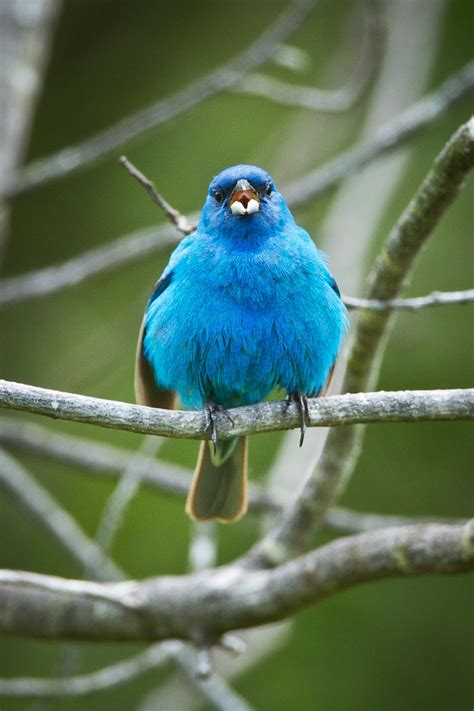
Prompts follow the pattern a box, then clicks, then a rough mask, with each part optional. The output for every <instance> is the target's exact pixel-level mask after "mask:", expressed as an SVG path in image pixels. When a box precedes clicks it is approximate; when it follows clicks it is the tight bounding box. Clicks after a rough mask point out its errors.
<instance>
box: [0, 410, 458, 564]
mask: <svg viewBox="0 0 474 711" xmlns="http://www.w3.org/2000/svg"><path fill="white" fill-rule="evenodd" d="M0 443H1V444H4V445H6V446H8V447H13V448H14V449H16V450H18V451H20V452H22V451H23V452H29V453H32V454H36V455H38V456H42V457H47V458H53V459H57V460H58V461H61V462H63V463H65V464H71V465H72V466H73V467H78V468H79V469H84V470H85V471H86V472H87V473H89V474H92V475H99V476H103V477H105V478H106V479H112V480H113V481H115V480H116V479H117V477H118V476H120V475H121V474H122V472H124V471H129V470H131V469H132V467H133V468H134V471H135V472H136V474H137V476H138V477H139V478H140V481H141V482H142V483H143V484H144V485H145V486H147V487H149V488H150V489H152V490H153V491H157V492H159V493H160V494H165V495H171V496H175V497H178V498H180V499H183V498H185V497H186V495H187V492H188V489H189V486H190V484H191V472H190V471H188V470H187V469H185V468H183V467H179V466H177V465H174V464H170V463H169V462H164V461H162V460H161V461H157V460H156V459H155V458H154V457H151V456H148V455H145V454H144V453H143V452H141V451H138V452H131V451H130V450H126V449H123V448H122V447H114V446H113V445H111V444H103V443H99V442H94V441H93V440H89V439H85V438H82V437H77V436H71V435H66V434H62V433H57V432H53V431H52V430H51V429H50V428H48V427H43V426H41V425H37V424H32V423H29V422H20V421H18V420H16V419H13V418H12V419H9V418H6V417H2V418H0ZM284 504H285V499H284V498H283V497H282V496H281V495H279V494H277V493H276V492H272V491H265V490H264V489H262V488H261V487H259V486H257V485H256V484H251V485H250V488H249V511H250V512H251V513H254V514H258V513H278V512H281V511H282V509H283V508H284ZM430 522H431V523H458V524H461V523H464V521H462V520H460V519H456V518H453V517H440V516H401V515H397V514H395V515H392V514H376V513H369V512H362V511H352V510H350V509H346V508H342V507H340V506H335V507H333V508H332V509H330V510H329V511H328V514H327V517H326V520H325V524H326V526H328V527H329V528H332V529H333V530H335V531H339V532H343V533H362V532H364V531H370V530H372V529H374V528H389V527H392V526H408V525H411V524H415V523H430ZM207 567H209V566H207Z"/></svg>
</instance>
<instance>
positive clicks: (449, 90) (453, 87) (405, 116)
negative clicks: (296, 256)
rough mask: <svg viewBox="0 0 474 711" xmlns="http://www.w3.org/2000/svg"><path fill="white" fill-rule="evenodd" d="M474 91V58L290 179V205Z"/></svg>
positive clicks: (325, 187) (394, 144)
mask: <svg viewBox="0 0 474 711" xmlns="http://www.w3.org/2000/svg"><path fill="white" fill-rule="evenodd" d="M473 91H474V61H471V62H469V63H468V64H467V65H466V66H465V67H463V69H461V70H460V71H459V72H458V73H457V74H455V75H454V76H451V77H449V79H447V80H446V81H445V82H444V83H443V84H441V86H440V87H439V88H438V89H437V90H436V91H434V92H432V93H431V94H428V96H425V97H424V98H423V99H421V100H420V101H417V102H416V103H415V104H413V105H412V106H410V107H409V108H408V109H406V110H405V111H402V113H401V114H399V115H398V116H396V117H395V118H394V119H393V120H392V121H389V122H388V123H385V124H383V126H381V127H380V128H379V130H378V131H377V132H376V133H375V134H374V136H373V137H372V138H371V139H369V140H368V141H365V142H364V143H360V144H359V145H356V146H355V147H354V148H350V149H349V150H347V151H345V152H344V153H341V155H339V156H337V157H336V158H334V159H333V160H331V161H329V162H328V163H325V164H324V165H323V166H321V167H320V168H316V169H315V170H313V171H311V172H310V173H308V174H307V175H305V176H303V177H302V178H300V179H298V180H295V181H293V182H292V183H291V184H290V185H288V186H286V187H285V188H284V189H283V193H284V194H285V196H286V198H287V199H288V201H289V202H290V203H291V204H292V205H293V206H296V205H301V204H303V203H305V202H307V201H308V200H310V199H312V198H314V197H316V196H317V195H321V194H323V193H325V192H326V191H327V190H329V189H330V188H332V187H333V186H334V185H335V184H336V183H338V182H339V181H340V180H342V179H343V178H346V177H347V176H348V175H351V174H352V173H355V172H356V171H357V170H359V169H360V168H362V167H363V166H364V165H367V164H368V163H370V162H371V161H373V160H375V159H377V158H379V157H380V156H382V155H384V154H385V153H387V152H388V151H390V150H393V149H394V148H396V147H397V146H399V145H401V144H402V143H404V142H406V141H407V140H408V139H410V138H412V136H414V135H415V134H416V133H418V132H419V131H420V130H421V129H422V128H424V127H425V126H428V125H429V124H431V123H433V122H434V121H435V120H436V119H438V118H439V117H440V116H441V115H442V114H443V113H445V111H446V110H447V109H448V108H450V107H451V106H453V104H455V103H457V102H458V101H460V100H461V99H463V98H465V97H467V96H470V95H472V94H473Z"/></svg>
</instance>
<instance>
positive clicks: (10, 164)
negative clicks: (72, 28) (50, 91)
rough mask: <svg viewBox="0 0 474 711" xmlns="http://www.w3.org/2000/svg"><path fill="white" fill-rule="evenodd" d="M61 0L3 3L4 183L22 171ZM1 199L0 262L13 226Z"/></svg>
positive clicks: (0, 114) (0, 162)
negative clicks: (13, 173) (12, 174)
mask: <svg viewBox="0 0 474 711" xmlns="http://www.w3.org/2000/svg"><path fill="white" fill-rule="evenodd" d="M59 8H60V0H36V1H35V2H26V3H25V2H19V1H18V0H2V2H0V183H1V184H5V183H6V181H7V177H8V176H9V175H10V174H11V173H12V172H13V171H14V170H17V169H18V167H19V165H21V163H22V161H23V159H24V154H25V151H26V148H27V146H28V140H29V137H30V131H31V123H32V118H33V115H34V110H35V107H36V102H37V99H38V96H39V93H40V90H41V85H42V81H43V75H44V70H45V67H46V64H47V60H48V55H49V49H50V45H51V38H52V34H53V31H54V26H55V22H56V18H57V15H58V14H59ZM9 213H10V210H9V205H8V204H7V203H6V202H5V201H3V200H2V199H0V260H1V258H2V256H3V249H4V246H5V242H6V236H7V232H8V226H9Z"/></svg>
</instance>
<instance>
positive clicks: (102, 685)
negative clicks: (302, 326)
mask: <svg viewBox="0 0 474 711" xmlns="http://www.w3.org/2000/svg"><path fill="white" fill-rule="evenodd" d="M180 647H182V644H181V643H180V642H177V641H176V642H175V641H171V640H170V641H167V642H159V643H156V644H153V645H151V646H150V647H148V648H147V649H145V651H143V652H140V653H139V654H136V655H135V656H133V657H130V658H129V659H125V660H124V661H121V662H117V663H116V664H111V665H110V666H108V667H104V668H103V669H99V670H98V671H95V672H90V673H89V674H77V675H74V676H67V677H60V678H54V679H37V678H34V677H15V678H13V679H0V695H2V696H22V697H25V696H26V697H28V696H37V697H45V696H46V697H48V696H86V695H88V694H94V693H96V692H98V691H108V690H109V689H111V688H115V687H117V686H120V685H122V684H127V683H128V682H130V681H132V680H133V679H136V678H137V677H139V676H141V675H142V674H146V672H148V671H150V670H152V669H159V668H160V667H162V666H164V665H165V664H166V663H167V662H168V661H169V660H170V658H171V656H172V653H173V652H174V651H175V650H176V649H178V648H180Z"/></svg>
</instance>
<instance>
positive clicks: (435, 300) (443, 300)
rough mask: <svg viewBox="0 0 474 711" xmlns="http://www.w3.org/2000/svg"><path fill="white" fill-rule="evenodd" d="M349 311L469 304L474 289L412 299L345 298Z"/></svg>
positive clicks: (435, 292)
mask: <svg viewBox="0 0 474 711" xmlns="http://www.w3.org/2000/svg"><path fill="white" fill-rule="evenodd" d="M342 298H343V301H344V303H345V305H346V306H347V308H348V309H370V310H371V311H419V310H420V309H424V308H426V307H428V306H453V305H454V304H468V303H470V302H472V301H474V289H465V290H464V291H433V292H431V294H427V295H426V296H415V297H413V298H411V299H388V300H386V301H382V300H381V299H359V298H356V297H354V296H343V297H342Z"/></svg>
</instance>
